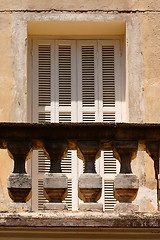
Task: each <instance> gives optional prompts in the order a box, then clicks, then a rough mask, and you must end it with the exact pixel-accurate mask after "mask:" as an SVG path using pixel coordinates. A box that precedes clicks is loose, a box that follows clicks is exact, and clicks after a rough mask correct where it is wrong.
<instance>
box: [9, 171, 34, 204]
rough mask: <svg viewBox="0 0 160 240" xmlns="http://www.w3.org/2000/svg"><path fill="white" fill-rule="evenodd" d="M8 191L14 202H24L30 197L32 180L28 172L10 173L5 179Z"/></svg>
mask: <svg viewBox="0 0 160 240" xmlns="http://www.w3.org/2000/svg"><path fill="white" fill-rule="evenodd" d="M7 188H8V193H9V196H10V197H11V199H13V201H14V202H26V201H28V200H29V199H30V198H31V189H32V180H31V177H30V175H29V174H23V173H11V174H10V175H9V177H8V179H7Z"/></svg>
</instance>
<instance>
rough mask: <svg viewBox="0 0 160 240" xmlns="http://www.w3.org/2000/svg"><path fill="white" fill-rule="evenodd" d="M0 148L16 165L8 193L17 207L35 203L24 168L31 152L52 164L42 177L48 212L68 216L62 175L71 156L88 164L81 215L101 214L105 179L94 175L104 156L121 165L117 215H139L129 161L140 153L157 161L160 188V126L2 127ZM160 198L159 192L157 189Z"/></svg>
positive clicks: (82, 179) (80, 186)
mask: <svg viewBox="0 0 160 240" xmlns="http://www.w3.org/2000/svg"><path fill="white" fill-rule="evenodd" d="M0 148H1V149H7V150H8V152H9V155H10V157H11V158H12V159H13V160H14V169H13V172H12V173H11V174H10V175H9V177H8V183H7V184H8V186H7V187H8V192H9V195H10V197H11V199H12V200H13V203H14V204H15V205H19V204H22V205H25V204H26V202H27V201H28V200H29V199H30V197H31V190H32V183H31V182H32V181H31V176H30V175H29V174H28V173H26V168H25V162H26V160H27V159H29V158H30V157H31V155H32V151H33V150H38V149H43V150H44V152H45V155H46V156H47V157H48V159H50V170H49V172H48V173H45V174H44V182H43V188H44V196H45V197H46V199H47V200H48V202H47V203H45V204H44V210H46V211H47V210H66V209H67V206H66V204H65V203H63V202H62V201H63V200H64V199H65V197H66V196H67V177H66V176H65V174H62V171H61V160H62V159H63V158H64V156H65V155H66V153H67V151H68V150H77V155H78V157H79V158H80V159H82V160H83V161H84V173H83V174H82V175H81V176H80V177H79V180H78V189H79V193H78V195H79V198H80V199H81V200H83V202H84V203H82V204H81V205H80V206H79V209H80V210H81V211H83V210H85V211H86V210H93V211H94V210H95V211H96V210H98V211H101V210H102V205H101V204H100V203H98V202H97V201H98V200H99V198H100V196H101V191H102V178H101V176H100V175H99V174H97V173H96V170H95V161H96V159H97V158H98V157H99V156H100V153H101V150H113V153H114V156H115V158H117V159H118V160H119V162H120V173H119V174H118V175H117V176H116V177H115V179H114V196H115V198H116V199H117V201H118V203H117V204H116V205H115V211H118V212H123V211H131V212H132V211H138V206H137V205H135V204H133V203H132V201H133V200H134V199H135V198H136V196H137V192H138V188H139V181H138V178H137V176H136V175H134V174H133V173H132V169H131V161H132V160H133V159H134V158H135V157H136V154H137V151H138V150H144V151H146V152H147V153H148V154H149V155H150V156H151V158H152V159H153V161H154V168H155V177H156V179H157V183H158V184H157V186H159V154H160V151H159V150H160V125H159V124H129V123H117V124H114V123H59V124H58V123H49V124H37V123H31V124H30V123H0ZM157 191H158V194H159V189H157Z"/></svg>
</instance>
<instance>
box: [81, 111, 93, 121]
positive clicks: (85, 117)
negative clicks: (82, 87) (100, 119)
mask: <svg viewBox="0 0 160 240" xmlns="http://www.w3.org/2000/svg"><path fill="white" fill-rule="evenodd" d="M82 117H83V122H94V121H95V113H83V115H82Z"/></svg>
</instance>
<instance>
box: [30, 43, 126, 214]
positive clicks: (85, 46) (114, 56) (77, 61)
mask: <svg viewBox="0 0 160 240" xmlns="http://www.w3.org/2000/svg"><path fill="white" fill-rule="evenodd" d="M121 88H122V86H121V79H120V43H119V40H34V42H33V87H32V89H33V93H32V96H33V101H32V113H33V114H32V121H33V122H40V123H42V122H94V121H96V122H114V121H121V116H122V106H121V105H122V102H121V94H122V91H121ZM37 158H38V161H35V162H33V164H32V166H33V167H32V171H33V173H34V174H32V178H34V179H33V203H32V205H33V209H34V210H37V208H38V209H41V208H42V204H43V202H44V201H45V199H44V197H43V192H42V188H43V175H44V173H45V172H48V170H49V160H48V159H47V158H46V157H45V156H44V154H43V151H38V152H37ZM33 159H35V157H34V158H33ZM96 168H97V172H98V173H99V174H100V175H101V176H102V177H103V192H102V197H101V199H100V200H99V201H100V202H103V203H104V210H108V211H111V210H113V207H114V204H115V199H114V198H113V190H112V188H113V179H114V177H115V174H116V173H117V168H118V164H117V161H116V160H115V159H114V158H113V154H112V152H110V151H107V152H106V151H105V152H102V156H101V158H100V159H99V160H97V161H96ZM62 172H63V173H65V174H66V175H67V176H68V179H69V181H68V196H67V198H66V199H65V201H66V202H67V203H68V206H69V209H70V210H78V204H79V201H80V200H79V199H78V186H77V183H78V177H79V176H80V174H81V173H82V172H83V163H82V160H80V159H78V158H77V153H76V151H69V152H68V156H67V157H66V158H64V159H63V161H62ZM73 193H74V194H73ZM37 196H38V197H37Z"/></svg>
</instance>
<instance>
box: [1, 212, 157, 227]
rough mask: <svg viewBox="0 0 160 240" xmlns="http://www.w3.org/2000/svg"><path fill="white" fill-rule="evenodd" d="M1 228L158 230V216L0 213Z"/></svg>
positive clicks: (143, 214)
mask: <svg viewBox="0 0 160 240" xmlns="http://www.w3.org/2000/svg"><path fill="white" fill-rule="evenodd" d="M1 227H31V228H32V227H54V228H55V227H58V228H63V227H73V228H77V227H78V228H81V227H82V228H93V227H94V228H101V227H102V228H159V227H160V214H159V213H158V212H156V213H134V214H125V213H123V214H122V213H121V214H115V213H110V214H108V213H100V212H52V213H44V212H38V213H35V212H26V213H8V212H7V213H6V212H1V213H0V228H1Z"/></svg>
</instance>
